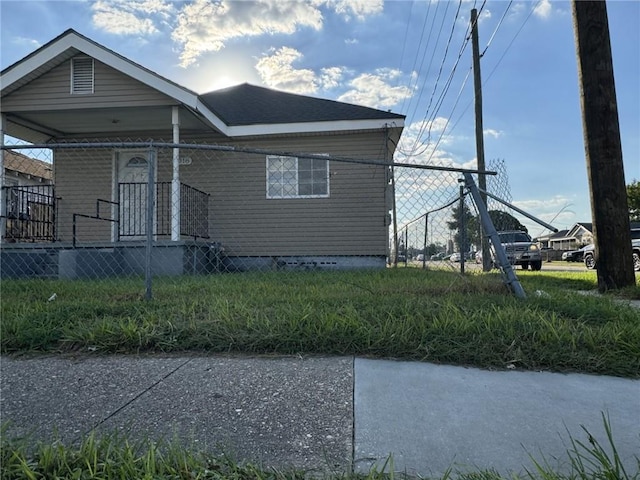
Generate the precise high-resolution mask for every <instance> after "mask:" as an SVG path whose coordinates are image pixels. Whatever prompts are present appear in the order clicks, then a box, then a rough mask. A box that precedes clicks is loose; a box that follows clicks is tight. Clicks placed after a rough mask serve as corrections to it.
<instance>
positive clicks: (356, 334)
mask: <svg viewBox="0 0 640 480" xmlns="http://www.w3.org/2000/svg"><path fill="white" fill-rule="evenodd" d="M518 276H519V279H520V282H521V283H522V285H523V287H524V289H525V291H526V292H527V298H526V299H517V298H515V297H514V296H513V295H511V294H510V293H509V292H508V290H507V289H506V287H505V286H504V285H503V283H502V281H501V278H500V276H499V275H497V274H496V273H491V274H471V275H466V276H462V275H460V274H458V273H453V272H450V271H425V270H421V269H417V268H399V269H389V270H384V271H380V270H378V271H357V272H305V273H294V274H292V273H286V274H283V273H281V272H280V273H278V272H273V273H269V274H265V273H259V274H228V275H213V276H207V277H182V278H170V279H169V278H167V279H157V280H155V281H154V299H153V300H151V301H146V300H144V299H143V288H144V287H143V281H142V280H141V279H122V280H102V281H74V282H66V281H35V280H24V281H23V280H20V281H3V282H2V287H1V292H0V293H1V295H2V302H1V305H2V306H1V309H2V310H1V314H2V322H1V324H0V341H1V350H2V353H4V354H9V353H17V354H19V353H27V352H29V353H32V352H86V353H87V354H93V353H94V352H95V353H110V352H119V353H137V352H180V351H190V352H194V351H195V352H204V353H207V352H243V353H279V354H335V355H363V356H376V357H395V358H404V359H413V360H423V361H430V362H438V363H449V364H459V365H473V366H478V367H483V368H498V369H503V368H519V369H536V370H537V369H545V370H553V371H579V372H589V373H599V374H608V375H616V376H622V377H630V378H639V377H640V310H638V309H637V308H634V307H630V306H628V305H625V304H624V299H640V289H639V288H638V287H635V288H629V289H626V290H624V291H622V292H617V293H616V294H611V295H604V296H601V295H584V294H583V293H580V292H584V291H594V290H595V288H596V277H595V273H593V272H586V273H584V272H568V273H553V272H521V271H518ZM54 293H55V294H56V296H55V299H53V300H49V299H50V298H51V297H52V295H53V294H54ZM621 299H622V301H621ZM604 420H605V424H606V419H604ZM574 433H575V432H574ZM578 433H579V432H578ZM607 434H608V438H606V439H604V442H603V443H602V444H601V443H598V442H597V441H593V442H591V437H590V436H589V438H590V442H591V443H580V442H579V441H577V440H575V441H572V444H571V445H570V450H569V454H570V458H571V463H572V471H571V473H569V474H560V473H558V472H555V471H554V470H553V469H551V468H549V467H548V466H547V464H546V463H545V460H544V459H533V458H532V464H531V466H529V467H528V471H529V472H530V473H528V474H527V475H526V476H523V477H519V478H528V479H531V480H533V479H548V480H564V479H567V480H568V479H584V480H587V479H593V478H603V479H605V478H606V479H612V480H613V479H637V478H640V460H639V468H638V470H637V472H625V471H624V470H623V469H622V468H621V465H620V463H619V459H617V457H616V455H615V446H614V441H613V438H612V436H611V435H610V432H609V430H607ZM601 441H602V439H601ZM603 445H604V447H603ZM612 451H613V453H611V452H612ZM506 453H508V452H506ZM390 460H392V459H390ZM0 465H1V466H2V468H0V479H14V478H15V479H18V478H25V479H40V478H43V479H44V478H61V479H64V478H101V479H116V478H117V479H122V478H149V479H195V478H200V479H256V480H261V479H283V480H284V479H302V478H305V474H304V472H296V471H282V472H281V471H275V470H263V469H260V468H258V467H255V466H252V465H246V464H239V463H236V462H235V461H232V460H230V459H228V458H217V457H212V456H210V455H208V454H206V453H200V452H197V451H192V450H191V449H189V448H185V447H183V446H181V445H179V444H167V445H162V444H158V443H156V442H155V441H152V440H150V441H149V442H147V443H142V444H131V443H129V442H128V441H127V439H122V438H110V437H105V438H95V437H93V436H90V437H88V438H85V439H83V441H82V443H81V444H79V445H63V444H61V443H60V442H58V441H56V440H52V441H51V442H48V443H47V442H45V443H39V444H37V445H31V444H29V442H28V441H27V440H23V441H17V440H12V439H9V440H7V439H6V438H5V437H4V435H2V441H1V442H0ZM390 465H392V464H390ZM396 477H398V478H406V477H405V476H403V475H401V474H395V473H393V472H392V468H391V467H389V470H385V471H382V472H380V471H372V472H370V473H369V474H368V475H358V474H349V473H341V474H337V475H336V476H334V477H331V478H333V479H335V480H338V479H348V480H356V479H358V480H359V479H373V480H377V479H393V478H396ZM448 478H458V479H461V480H479V479H482V480H498V479H502V478H504V477H501V476H500V475H499V474H497V473H496V472H492V471H478V472H468V473H464V474H456V473H455V472H452V473H451V475H445V476H444V477H443V480H444V479H448ZM509 478H511V477H509Z"/></svg>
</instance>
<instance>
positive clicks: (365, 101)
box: [338, 68, 413, 108]
mask: <svg viewBox="0 0 640 480" xmlns="http://www.w3.org/2000/svg"><path fill="white" fill-rule="evenodd" d="M401 74H402V72H400V71H399V70H395V69H388V68H384V69H378V70H376V71H375V72H374V73H363V74H362V75H360V76H358V77H356V78H355V79H353V80H352V81H351V82H350V86H351V90H349V91H347V92H345V93H344V94H342V95H340V97H338V101H341V102H347V103H355V104H358V105H366V106H368V107H374V108H389V107H392V106H394V105H396V104H397V103H398V102H400V101H402V100H404V99H406V98H409V97H410V96H411V95H412V94H413V90H411V89H410V88H409V87H407V86H404V85H399V86H392V85H391V81H393V80H395V79H397V78H398V77H399V76H401Z"/></svg>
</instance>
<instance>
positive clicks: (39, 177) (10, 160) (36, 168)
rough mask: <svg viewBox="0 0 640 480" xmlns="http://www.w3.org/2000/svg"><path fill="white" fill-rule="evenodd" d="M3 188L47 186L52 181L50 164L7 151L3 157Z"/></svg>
mask: <svg viewBox="0 0 640 480" xmlns="http://www.w3.org/2000/svg"><path fill="white" fill-rule="evenodd" d="M4 175H5V177H4V181H5V186H27V185H42V184H45V185H48V184H51V183H52V181H53V168H52V164H51V163H48V162H44V161H42V160H37V159H35V158H31V157H28V156H26V155H23V154H22V153H19V152H15V151H12V150H7V151H6V152H5V155H4Z"/></svg>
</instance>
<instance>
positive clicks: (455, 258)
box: [449, 252, 461, 262]
mask: <svg viewBox="0 0 640 480" xmlns="http://www.w3.org/2000/svg"><path fill="white" fill-rule="evenodd" d="M460 258H461V256H460V252H453V253H452V254H451V256H450V257H449V260H450V261H451V262H459V261H460Z"/></svg>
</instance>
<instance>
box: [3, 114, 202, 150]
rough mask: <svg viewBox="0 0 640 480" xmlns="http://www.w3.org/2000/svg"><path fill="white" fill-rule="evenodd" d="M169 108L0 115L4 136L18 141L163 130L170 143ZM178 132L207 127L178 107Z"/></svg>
mask: <svg viewBox="0 0 640 480" xmlns="http://www.w3.org/2000/svg"><path fill="white" fill-rule="evenodd" d="M171 112H172V106H170V105H168V106H153V107H135V108H124V107H123V108H90V109H77V110H48V111H41V110H37V111H21V112H3V113H6V115H7V117H6V118H7V131H6V133H7V134H9V135H11V136H12V137H15V138H19V139H21V140H25V141H29V142H34V143H40V142H46V141H49V140H51V139H54V138H96V137H104V136H105V135H106V136H108V135H109V134H113V133H118V135H120V136H127V137H129V138H137V137H139V136H141V135H143V134H144V132H158V131H166V132H167V136H168V138H166V139H165V140H170V136H171V131H172V124H171ZM180 129H181V130H182V129H184V130H189V131H199V130H207V131H211V127H210V126H207V123H206V121H205V120H204V119H202V118H201V117H200V116H199V115H197V114H195V113H194V112H192V111H191V110H187V109H185V108H180Z"/></svg>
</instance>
